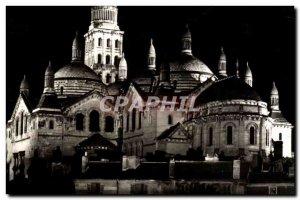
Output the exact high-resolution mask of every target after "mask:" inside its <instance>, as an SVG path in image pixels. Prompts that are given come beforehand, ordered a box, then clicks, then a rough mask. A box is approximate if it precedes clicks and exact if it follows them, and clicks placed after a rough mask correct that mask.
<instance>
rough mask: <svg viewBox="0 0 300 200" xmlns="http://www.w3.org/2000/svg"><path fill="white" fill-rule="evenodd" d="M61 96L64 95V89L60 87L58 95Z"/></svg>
mask: <svg viewBox="0 0 300 200" xmlns="http://www.w3.org/2000/svg"><path fill="white" fill-rule="evenodd" d="M63 94H64V87H63V86H61V87H60V95H63Z"/></svg>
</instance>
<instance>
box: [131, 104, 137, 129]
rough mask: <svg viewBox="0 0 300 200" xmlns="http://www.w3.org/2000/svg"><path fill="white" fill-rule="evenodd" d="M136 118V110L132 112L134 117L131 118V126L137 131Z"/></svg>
mask: <svg viewBox="0 0 300 200" xmlns="http://www.w3.org/2000/svg"><path fill="white" fill-rule="evenodd" d="M135 118H136V109H133V110H132V117H131V126H132V130H133V131H134V130H135V120H136V119H135Z"/></svg>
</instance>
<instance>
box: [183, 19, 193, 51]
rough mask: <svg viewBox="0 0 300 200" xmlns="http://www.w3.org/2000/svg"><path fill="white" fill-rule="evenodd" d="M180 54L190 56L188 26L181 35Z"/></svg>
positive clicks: (190, 47) (190, 40)
mask: <svg viewBox="0 0 300 200" xmlns="http://www.w3.org/2000/svg"><path fill="white" fill-rule="evenodd" d="M181 42H182V49H181V53H182V54H187V55H192V36H191V32H190V29H189V26H188V24H186V26H185V31H184V33H183V35H182V39H181Z"/></svg>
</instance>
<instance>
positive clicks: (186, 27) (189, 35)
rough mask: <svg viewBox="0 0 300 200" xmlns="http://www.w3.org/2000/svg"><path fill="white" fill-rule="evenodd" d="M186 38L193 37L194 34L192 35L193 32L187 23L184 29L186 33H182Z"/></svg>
mask: <svg viewBox="0 0 300 200" xmlns="http://www.w3.org/2000/svg"><path fill="white" fill-rule="evenodd" d="M184 38H192V35H191V32H190V29H189V25H188V24H186V26H185V31H184V33H183V35H182V39H184Z"/></svg>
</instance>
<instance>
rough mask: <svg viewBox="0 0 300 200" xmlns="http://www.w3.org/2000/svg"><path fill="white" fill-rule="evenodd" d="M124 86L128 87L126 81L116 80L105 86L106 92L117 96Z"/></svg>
mask: <svg viewBox="0 0 300 200" xmlns="http://www.w3.org/2000/svg"><path fill="white" fill-rule="evenodd" d="M126 87H128V83H127V82H124V81H117V82H114V83H112V84H110V85H108V86H107V93H108V94H109V95H112V96H119V95H120V94H121V92H122V90H125V89H126Z"/></svg>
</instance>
